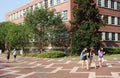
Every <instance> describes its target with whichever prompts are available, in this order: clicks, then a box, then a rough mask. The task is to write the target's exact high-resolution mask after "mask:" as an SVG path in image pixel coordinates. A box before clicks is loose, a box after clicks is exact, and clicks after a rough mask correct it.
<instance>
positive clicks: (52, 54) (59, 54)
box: [27, 51, 66, 58]
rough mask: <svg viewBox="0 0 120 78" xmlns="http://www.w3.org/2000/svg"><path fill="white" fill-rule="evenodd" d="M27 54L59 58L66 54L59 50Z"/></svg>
mask: <svg viewBox="0 0 120 78" xmlns="http://www.w3.org/2000/svg"><path fill="white" fill-rule="evenodd" d="M27 56H31V57H38V58H60V57H64V56H66V54H65V52H61V51H51V52H45V53H41V54H38V53H29V54H27Z"/></svg>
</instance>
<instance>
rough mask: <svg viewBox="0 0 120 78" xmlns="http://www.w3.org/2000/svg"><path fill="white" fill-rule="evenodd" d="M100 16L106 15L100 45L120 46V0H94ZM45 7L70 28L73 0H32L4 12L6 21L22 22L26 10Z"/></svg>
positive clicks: (101, 30)
mask: <svg viewBox="0 0 120 78" xmlns="http://www.w3.org/2000/svg"><path fill="white" fill-rule="evenodd" d="M95 3H96V6H97V7H98V9H99V11H100V15H101V17H104V16H108V17H107V25H106V26H103V27H101V28H100V29H99V31H100V33H101V46H102V47H120V0H95ZM45 5H47V7H48V8H49V9H53V10H55V12H56V13H60V14H61V15H62V17H63V21H64V22H65V23H66V27H67V28H70V23H69V21H71V20H73V16H72V8H73V7H74V3H73V0H32V1H31V2H29V3H27V4H25V5H23V6H21V7H19V8H17V9H15V10H13V11H11V12H8V13H7V14H6V21H11V22H14V23H16V24H21V23H23V22H24V17H25V14H26V12H27V11H29V10H32V11H34V10H35V8H36V7H37V8H42V7H45Z"/></svg>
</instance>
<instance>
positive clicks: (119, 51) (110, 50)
mask: <svg viewBox="0 0 120 78" xmlns="http://www.w3.org/2000/svg"><path fill="white" fill-rule="evenodd" d="M104 50H105V53H106V54H120V48H104Z"/></svg>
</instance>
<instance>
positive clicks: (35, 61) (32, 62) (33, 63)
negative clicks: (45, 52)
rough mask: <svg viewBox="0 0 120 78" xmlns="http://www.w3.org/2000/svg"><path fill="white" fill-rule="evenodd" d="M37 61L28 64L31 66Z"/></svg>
mask: <svg viewBox="0 0 120 78" xmlns="http://www.w3.org/2000/svg"><path fill="white" fill-rule="evenodd" d="M36 62H37V61H35V62H31V63H29V65H31V64H35V63H36Z"/></svg>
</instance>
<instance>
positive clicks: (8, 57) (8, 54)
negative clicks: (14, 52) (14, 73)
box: [7, 49, 10, 63]
mask: <svg viewBox="0 0 120 78" xmlns="http://www.w3.org/2000/svg"><path fill="white" fill-rule="evenodd" d="M9 59H10V49H8V50H7V62H8V63H9Z"/></svg>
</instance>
